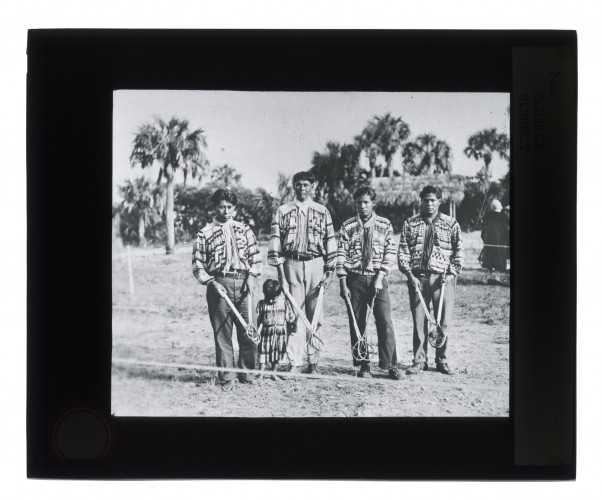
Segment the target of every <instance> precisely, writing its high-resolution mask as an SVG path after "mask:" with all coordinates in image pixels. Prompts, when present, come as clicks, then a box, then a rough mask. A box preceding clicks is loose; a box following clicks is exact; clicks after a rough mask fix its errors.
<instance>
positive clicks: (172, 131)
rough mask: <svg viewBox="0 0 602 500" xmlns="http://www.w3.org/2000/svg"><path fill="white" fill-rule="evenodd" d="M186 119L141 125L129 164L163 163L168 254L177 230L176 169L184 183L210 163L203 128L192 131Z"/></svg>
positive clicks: (161, 174) (133, 165)
mask: <svg viewBox="0 0 602 500" xmlns="http://www.w3.org/2000/svg"><path fill="white" fill-rule="evenodd" d="M188 127H189V124H188V121H187V120H180V119H178V118H175V117H173V118H172V119H171V120H169V121H168V122H166V121H164V120H162V119H161V118H155V121H154V122H153V123H149V124H145V125H142V126H140V128H139V129H138V132H137V134H136V137H135V138H134V141H133V149H132V154H131V155H130V163H131V165H132V167H135V166H136V165H140V166H141V167H142V168H146V167H151V166H153V165H154V163H155V162H158V163H159V164H160V169H159V177H158V179H157V183H160V182H161V179H163V178H164V179H165V182H166V206H165V224H166V227H167V242H166V245H165V247H166V253H168V254H170V253H173V251H174V247H175V229H174V220H175V217H174V177H175V173H176V171H177V169H180V170H181V171H182V173H183V175H184V183H186V179H187V178H188V175H189V174H190V175H191V176H192V177H193V178H194V177H196V176H197V175H199V174H200V173H201V172H202V171H203V169H204V168H205V166H206V165H207V164H208V162H207V159H206V157H205V154H204V152H203V149H204V148H207V141H206V138H205V132H204V131H203V130H202V129H197V130H193V131H190V130H189V128H188Z"/></svg>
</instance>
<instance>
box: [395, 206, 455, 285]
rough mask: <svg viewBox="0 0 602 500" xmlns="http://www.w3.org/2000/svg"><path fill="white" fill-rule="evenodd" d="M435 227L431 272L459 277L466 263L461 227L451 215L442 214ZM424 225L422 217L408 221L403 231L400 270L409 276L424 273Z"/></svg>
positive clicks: (398, 254) (418, 216) (400, 244)
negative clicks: (422, 271)
mask: <svg viewBox="0 0 602 500" xmlns="http://www.w3.org/2000/svg"><path fill="white" fill-rule="evenodd" d="M433 224H434V225H435V228H434V229H435V232H434V236H435V241H434V242H433V251H432V252H431V258H430V260H429V269H428V270H429V271H433V272H437V273H444V272H445V271H446V270H447V272H448V274H453V275H454V276H458V275H459V274H460V272H461V271H462V264H463V263H464V247H463V246H462V234H461V231H460V224H458V222H457V221H456V220H455V219H454V218H452V217H450V216H449V215H445V214H442V213H441V212H439V217H438V218H437V220H436V221H435V222H434V223H433ZM425 227H426V222H424V220H423V218H422V216H421V215H420V214H418V215H414V216H413V217H410V218H409V219H407V220H406V221H405V222H404V224H403V228H402V230H401V235H400V240H399V250H398V252H397V263H398V265H399V270H400V271H401V272H402V273H404V274H406V275H407V274H409V273H410V272H411V271H412V270H420V264H421V262H422V251H423V247H424V230H425Z"/></svg>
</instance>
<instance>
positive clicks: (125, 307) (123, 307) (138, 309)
mask: <svg viewBox="0 0 602 500" xmlns="http://www.w3.org/2000/svg"><path fill="white" fill-rule="evenodd" d="M113 309H118V310H123V311H141V312H151V313H160V312H162V311H160V310H159V309H150V308H148V307H130V306H113Z"/></svg>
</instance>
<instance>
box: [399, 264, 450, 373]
mask: <svg viewBox="0 0 602 500" xmlns="http://www.w3.org/2000/svg"><path fill="white" fill-rule="evenodd" d="M439 276H440V275H439V274H427V275H425V276H418V279H419V280H420V283H421V285H422V286H421V288H422V297H423V298H424V302H425V303H426V306H427V308H428V309H429V311H431V304H432V306H433V307H432V312H431V316H432V317H433V318H434V319H435V320H436V319H437V313H438V312H439V300H440V297H441V283H440V281H439ZM408 292H409V295H410V309H411V310H412V319H413V320H414V332H413V335H412V337H413V343H414V363H427V362H428V355H427V350H428V347H429V343H428V331H429V324H428V319H427V317H426V314H425V313H424V309H423V308H422V304H420V298H419V297H418V293H417V292H416V290H414V287H412V286H411V285H410V284H409V282H408ZM455 296H456V278H451V279H450V280H449V282H448V283H447V284H446V285H445V293H444V295H443V309H442V311H441V326H442V327H443V329H444V330H445V333H446V334H447V335H448V337H447V342H445V344H443V346H442V347H438V348H437V349H436V350H435V363H447V347H448V346H449V328H448V327H449V324H450V323H451V319H452V313H453V310H454V299H455Z"/></svg>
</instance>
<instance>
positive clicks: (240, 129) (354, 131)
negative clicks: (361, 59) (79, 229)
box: [113, 90, 510, 199]
mask: <svg viewBox="0 0 602 500" xmlns="http://www.w3.org/2000/svg"><path fill="white" fill-rule="evenodd" d="M509 105H510V95H509V94H506V93H401V92H238V91H237V92H232V91H182V90H117V91H115V92H114V95H113V196H114V198H115V199H118V191H117V186H118V185H123V183H124V182H125V180H126V179H128V178H130V179H131V178H134V177H137V176H140V175H146V176H148V177H149V178H150V179H152V180H156V179H157V174H158V168H157V167H155V168H153V169H147V170H146V171H142V169H141V168H140V167H136V168H132V167H131V165H130V161H129V157H130V153H131V150H132V141H133V139H134V136H135V134H136V131H137V130H138V127H139V126H140V125H142V124H144V123H149V122H152V121H153V119H154V117H155V116H157V117H161V118H163V119H169V118H171V117H172V116H176V117H178V118H180V119H187V120H188V121H189V122H190V127H191V129H197V128H202V129H203V130H204V131H205V135H206V138H207V145H208V147H207V151H206V154H207V157H208V159H209V162H210V165H211V166H218V165H223V164H224V163H227V164H228V165H229V166H231V167H234V168H235V169H236V170H237V171H238V172H239V173H241V174H242V182H243V184H244V185H245V186H246V187H249V188H252V189H254V188H256V187H258V186H262V187H264V188H265V189H267V190H268V191H269V192H271V193H276V186H277V178H278V173H279V172H282V173H283V174H286V175H292V174H294V173H295V172H298V171H300V170H308V169H309V168H311V159H312V156H313V154H314V152H316V151H318V152H323V151H324V150H325V148H326V144H327V143H328V142H329V141H335V142H339V143H351V142H352V141H353V138H354V137H355V136H356V135H359V134H360V132H361V131H362V129H363V128H364V126H365V125H366V123H367V122H368V121H369V120H370V119H371V118H373V117H374V116H375V115H378V116H382V115H384V114H386V113H391V114H392V115H393V116H398V117H401V118H402V119H403V120H404V121H405V122H406V123H407V124H408V125H409V127H410V134H411V135H410V138H412V139H413V138H415V137H416V136H418V135H420V134H423V133H426V132H429V133H434V134H435V135H436V136H437V137H439V138H440V139H443V140H445V141H447V143H448V144H449V145H450V146H451V149H452V154H453V158H452V162H453V172H454V173H457V174H463V175H474V174H476V172H477V171H478V170H479V169H480V168H481V167H482V160H479V161H477V160H475V159H473V158H468V157H466V155H464V153H463V150H464V148H465V147H466V144H467V139H468V137H469V136H470V135H471V134H473V133H475V132H477V131H479V130H482V129H485V128H492V127H495V128H497V129H498V130H499V131H500V132H505V133H507V134H509V127H510V124H509V115H508V108H509ZM400 163H401V156H400V155H396V158H395V159H394V164H393V165H394V166H400ZM507 170H508V162H507V161H504V160H500V159H498V158H497V157H494V160H493V162H492V174H493V178H494V179H496V178H499V177H501V176H503V175H504V174H505V173H506V172H507Z"/></svg>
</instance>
